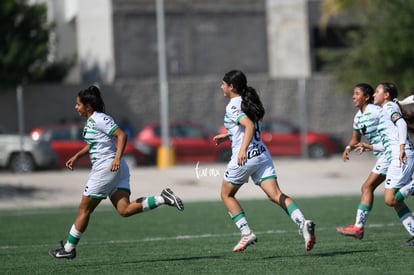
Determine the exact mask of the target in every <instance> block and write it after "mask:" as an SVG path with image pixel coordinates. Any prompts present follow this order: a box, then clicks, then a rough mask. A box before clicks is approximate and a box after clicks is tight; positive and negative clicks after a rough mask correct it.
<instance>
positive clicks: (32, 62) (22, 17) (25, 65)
mask: <svg viewBox="0 0 414 275" xmlns="http://www.w3.org/2000/svg"><path fill="white" fill-rule="evenodd" d="M52 27H53V25H52V24H50V23H48V21H47V7H46V5H45V4H33V5H29V4H27V1H26V0H2V1H0V86H2V87H15V86H17V85H20V84H25V83H28V82H33V81H42V80H53V79H48V78H50V77H49V76H50V75H51V73H50V71H51V68H55V69H62V68H64V70H63V72H62V71H60V73H59V75H58V76H55V78H60V79H62V78H63V76H64V75H65V74H66V72H67V70H68V68H69V64H67V63H66V62H60V63H53V64H49V63H48V62H47V57H48V54H49V33H50V31H51V29H52ZM58 72H59V71H58ZM55 80H57V79H55Z"/></svg>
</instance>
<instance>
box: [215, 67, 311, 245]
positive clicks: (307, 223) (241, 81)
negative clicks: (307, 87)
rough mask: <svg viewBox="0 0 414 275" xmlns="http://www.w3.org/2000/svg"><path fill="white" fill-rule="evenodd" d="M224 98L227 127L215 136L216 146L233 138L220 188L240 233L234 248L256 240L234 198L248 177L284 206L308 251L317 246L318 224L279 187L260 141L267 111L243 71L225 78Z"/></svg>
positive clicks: (270, 159)
mask: <svg viewBox="0 0 414 275" xmlns="http://www.w3.org/2000/svg"><path fill="white" fill-rule="evenodd" d="M221 89H222V90H223V93H224V96H225V97H227V98H229V99H230V102H229V103H228V105H227V107H226V114H225V116H224V125H225V127H226V129H227V133H226V134H219V135H216V136H215V137H214V138H213V139H214V140H215V142H216V144H220V143H221V142H223V141H225V140H228V139H230V140H231V143H232V157H231V160H230V162H229V163H228V166H227V170H226V172H225V174H224V179H223V182H222V186H221V198H222V200H223V203H224V205H225V207H226V208H227V211H228V213H229V215H230V217H231V219H232V220H233V222H234V223H235V224H236V226H237V227H238V228H239V230H240V232H241V239H240V241H239V242H238V243H237V244H236V246H235V247H234V248H233V251H234V252H240V251H243V250H245V249H246V248H247V246H249V245H250V244H253V243H255V242H256V241H257V237H256V235H255V234H254V232H253V231H252V230H251V229H250V227H249V224H248V222H247V218H246V215H245V212H244V211H243V209H242V207H241V205H240V203H239V201H238V200H237V199H236V197H235V195H236V193H237V191H238V190H239V188H240V187H241V186H242V185H243V184H244V183H246V182H248V180H249V177H251V178H252V180H253V181H254V183H255V184H256V185H258V186H260V188H262V190H263V191H264V192H265V193H266V195H267V196H268V197H269V199H270V200H271V201H272V202H274V203H276V204H278V205H279V206H280V207H282V208H283V209H284V210H285V211H286V213H287V214H288V215H289V216H290V218H291V219H292V220H293V221H294V222H295V223H296V224H297V225H298V227H299V229H300V232H301V233H302V235H303V237H304V239H305V248H306V250H307V251H309V250H311V249H312V248H313V246H314V244H315V241H316V238H315V224H314V223H313V221H311V220H306V219H305V217H304V216H303V214H302V211H301V210H300V209H299V207H298V206H297V204H296V203H295V202H294V201H293V200H292V199H291V198H290V197H288V196H287V195H285V194H284V193H283V192H282V191H281V190H280V188H279V184H278V182H277V179H276V172H275V168H274V165H273V161H272V158H271V156H270V154H269V152H268V150H267V148H266V146H265V145H264V144H263V142H262V141H261V138H260V124H259V122H260V121H261V120H262V118H263V116H264V113H265V110H264V108H263V105H262V102H261V101H260V98H259V96H258V94H257V92H256V90H255V89H254V88H252V87H250V86H248V85H247V79H246V76H245V75H244V73H243V72H241V71H237V70H233V71H230V72H228V73H226V74H225V75H224V78H223V81H222V83H221Z"/></svg>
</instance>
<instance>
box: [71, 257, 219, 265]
mask: <svg viewBox="0 0 414 275" xmlns="http://www.w3.org/2000/svg"><path fill="white" fill-rule="evenodd" d="M221 258H223V257H222V256H199V257H179V258H165V259H142V260H136V261H120V262H116V263H115V262H106V263H99V265H100V266H105V265H108V266H113V265H114V264H116V265H124V264H125V265H128V264H138V263H158V262H177V261H198V260H209V259H213V260H214V259H221ZM92 265H93V266H95V265H96V263H93V264H81V265H78V266H92Z"/></svg>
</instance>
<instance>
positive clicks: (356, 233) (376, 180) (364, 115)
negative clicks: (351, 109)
mask: <svg viewBox="0 0 414 275" xmlns="http://www.w3.org/2000/svg"><path fill="white" fill-rule="evenodd" d="M352 99H353V102H354V106H355V107H356V108H358V109H359V110H358V111H357V112H356V114H355V116H354V122H353V131H352V137H351V139H350V140H349V142H348V145H347V146H346V147H345V149H344V151H343V153H342V159H343V161H348V160H349V154H350V152H351V151H352V150H353V149H355V148H356V145H357V144H359V143H360V142H361V138H362V136H364V137H365V138H366V140H367V142H368V143H369V144H371V145H373V150H372V151H373V154H374V156H375V157H376V159H377V161H376V163H375V165H374V168H372V170H371V172H370V173H369V175H368V177H367V179H366V180H365V182H364V183H363V184H362V187H361V199H360V202H359V204H358V208H357V212H356V218H355V223H354V224H352V225H349V226H348V227H338V228H337V229H336V230H337V231H338V232H339V233H340V234H342V235H345V236H352V237H354V238H356V239H362V238H363V237H364V227H365V224H366V222H367V219H368V216H369V214H370V212H371V210H372V206H373V204H374V191H375V189H376V188H377V187H378V186H379V185H380V184H381V183H382V182H383V181H384V180H385V176H386V174H387V169H388V166H389V162H388V160H387V159H386V157H385V154H384V152H383V146H382V143H381V137H380V135H379V134H378V132H377V127H378V123H379V120H380V117H381V113H382V108H381V107H380V106H377V105H374V104H373V101H374V89H373V88H372V87H371V86H370V85H369V84H366V83H359V84H357V85H355V87H354V92H353V95H352Z"/></svg>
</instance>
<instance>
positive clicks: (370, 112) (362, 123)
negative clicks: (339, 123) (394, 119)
mask: <svg viewBox="0 0 414 275" xmlns="http://www.w3.org/2000/svg"><path fill="white" fill-rule="evenodd" d="M381 116H382V108H381V107H380V106H377V105H374V104H368V105H367V106H366V108H365V111H364V112H363V113H362V112H361V110H358V112H357V113H356V114H355V117H354V123H353V128H354V131H357V132H359V133H360V134H361V135H362V136H364V137H365V138H366V139H367V141H368V143H369V144H372V145H374V144H378V143H381V136H380V135H379V134H378V133H377V128H378V123H379V121H380V118H381ZM373 153H374V155H375V156H378V155H380V154H383V152H379V151H374V152H373Z"/></svg>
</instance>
